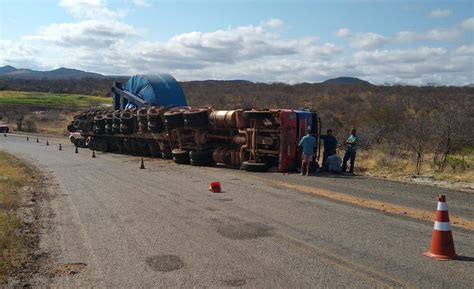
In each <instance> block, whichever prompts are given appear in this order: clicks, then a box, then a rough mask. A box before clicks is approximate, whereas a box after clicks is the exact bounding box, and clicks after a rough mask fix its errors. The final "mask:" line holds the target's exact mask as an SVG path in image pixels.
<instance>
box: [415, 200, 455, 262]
mask: <svg viewBox="0 0 474 289" xmlns="http://www.w3.org/2000/svg"><path fill="white" fill-rule="evenodd" d="M423 255H425V256H427V257H431V258H435V259H438V260H443V261H445V260H454V259H456V258H457V257H458V255H456V252H455V251H454V241H453V234H452V232H451V223H450V222H449V214H448V204H446V197H445V196H444V195H440V196H439V198H438V209H437V210H436V219H435V223H434V229H433V233H432V237H431V248H430V250H429V251H428V252H426V253H424V254H423Z"/></svg>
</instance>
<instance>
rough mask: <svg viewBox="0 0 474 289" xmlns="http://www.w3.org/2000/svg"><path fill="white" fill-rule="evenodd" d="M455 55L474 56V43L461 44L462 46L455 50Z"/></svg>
mask: <svg viewBox="0 0 474 289" xmlns="http://www.w3.org/2000/svg"><path fill="white" fill-rule="evenodd" d="M454 55H461V56H472V57H474V44H466V45H461V46H460V47H458V48H456V50H454ZM473 65H474V64H473Z"/></svg>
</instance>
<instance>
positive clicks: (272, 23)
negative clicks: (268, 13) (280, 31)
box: [262, 18, 283, 29]
mask: <svg viewBox="0 0 474 289" xmlns="http://www.w3.org/2000/svg"><path fill="white" fill-rule="evenodd" d="M262 26H264V27H269V28H275V29H276V28H281V27H282V26H283V21H281V20H280V19H277V18H272V19H269V20H267V21H264V22H263V23H262Z"/></svg>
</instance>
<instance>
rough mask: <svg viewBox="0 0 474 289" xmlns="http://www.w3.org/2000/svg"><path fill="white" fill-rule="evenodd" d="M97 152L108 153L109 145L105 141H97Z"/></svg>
mask: <svg viewBox="0 0 474 289" xmlns="http://www.w3.org/2000/svg"><path fill="white" fill-rule="evenodd" d="M97 150H98V151H101V152H104V153H106V152H108V151H109V145H108V144H107V142H106V141H105V140H102V141H99V143H98V144H97Z"/></svg>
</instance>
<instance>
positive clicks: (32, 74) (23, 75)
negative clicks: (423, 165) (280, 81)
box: [0, 65, 372, 85]
mask: <svg viewBox="0 0 474 289" xmlns="http://www.w3.org/2000/svg"><path fill="white" fill-rule="evenodd" d="M0 77H10V78H16V79H42V78H46V79H81V78H101V79H103V78H123V77H127V76H119V75H103V74H100V73H95V72H88V71H83V70H79V69H74V68H66V67H60V68H57V69H53V70H47V71H39V70H33V69H28V68H16V67H13V66H11V65H5V66H3V67H0ZM186 82H207V83H216V84H217V83H255V82H254V81H250V80H245V79H226V80H217V79H206V80H190V81H186ZM302 83H304V82H302ZM313 83H330V84H368V85H372V84H371V83H370V82H368V81H365V80H362V79H359V78H355V77H347V76H344V77H336V78H331V79H328V80H325V81H323V82H313ZM300 84H301V83H300Z"/></svg>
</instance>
